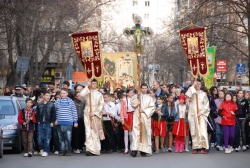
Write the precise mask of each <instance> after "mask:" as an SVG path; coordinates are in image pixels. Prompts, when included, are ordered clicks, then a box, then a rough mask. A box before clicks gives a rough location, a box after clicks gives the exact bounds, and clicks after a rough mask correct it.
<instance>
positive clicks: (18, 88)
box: [15, 85, 23, 90]
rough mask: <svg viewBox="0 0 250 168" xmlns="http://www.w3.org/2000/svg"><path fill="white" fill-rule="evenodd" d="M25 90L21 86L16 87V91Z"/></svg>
mask: <svg viewBox="0 0 250 168" xmlns="http://www.w3.org/2000/svg"><path fill="white" fill-rule="evenodd" d="M22 89H23V88H22V87H21V86H19V85H16V86H15V90H22Z"/></svg>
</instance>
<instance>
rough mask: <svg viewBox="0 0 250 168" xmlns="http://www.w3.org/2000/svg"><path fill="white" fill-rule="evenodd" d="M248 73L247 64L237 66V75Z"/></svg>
mask: <svg viewBox="0 0 250 168" xmlns="http://www.w3.org/2000/svg"><path fill="white" fill-rule="evenodd" d="M245 73H246V64H242V63H238V64H236V74H238V75H242V74H245Z"/></svg>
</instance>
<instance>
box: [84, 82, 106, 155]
mask: <svg viewBox="0 0 250 168" xmlns="http://www.w3.org/2000/svg"><path fill="white" fill-rule="evenodd" d="M90 92H91V94H90ZM80 95H81V96H82V97H83V100H84V101H85V103H86V104H85V109H84V124H85V136H86V141H85V145H86V155H87V156H91V155H100V151H101V143H100V141H101V140H103V139H105V138H104V133H103V128H102V109H103V105H104V99H103V95H102V94H101V92H99V91H98V90H97V80H95V79H93V80H92V81H91V83H89V86H86V87H85V88H84V89H83V90H82V91H81V92H80ZM90 98H91V102H90ZM90 106H91V107H92V111H91V110H90Z"/></svg>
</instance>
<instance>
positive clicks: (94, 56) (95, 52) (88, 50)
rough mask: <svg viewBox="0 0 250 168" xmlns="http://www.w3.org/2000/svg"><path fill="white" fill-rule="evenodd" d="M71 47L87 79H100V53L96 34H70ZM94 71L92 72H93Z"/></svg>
mask: <svg viewBox="0 0 250 168" xmlns="http://www.w3.org/2000/svg"><path fill="white" fill-rule="evenodd" d="M71 37H72V43H73V47H74V49H75V51H76V54H77V56H78V58H79V59H80V61H81V63H82V65H83V67H84V68H85V70H86V73H87V77H88V78H89V79H90V78H92V76H93V75H94V76H96V77H100V76H101V75H102V68H101V51H100V43H99V36H98V32H86V33H75V34H71ZM93 71H94V72H93Z"/></svg>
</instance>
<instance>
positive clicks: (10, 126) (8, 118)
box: [0, 96, 22, 153]
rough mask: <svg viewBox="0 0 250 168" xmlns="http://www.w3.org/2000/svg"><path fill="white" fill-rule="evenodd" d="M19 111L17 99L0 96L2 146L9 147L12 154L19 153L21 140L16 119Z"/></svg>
mask: <svg viewBox="0 0 250 168" xmlns="http://www.w3.org/2000/svg"><path fill="white" fill-rule="evenodd" d="M20 110H21V105H20V102H19V101H18V99H17V98H16V97H14V96H0V115H4V116H5V117H4V119H2V120H0V125H2V130H3V146H4V147H11V148H12V150H13V152H15V153H21V150H22V138H21V132H20V128H21V126H20V125H19V124H18V121H17V117H18V113H19V111H20Z"/></svg>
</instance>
